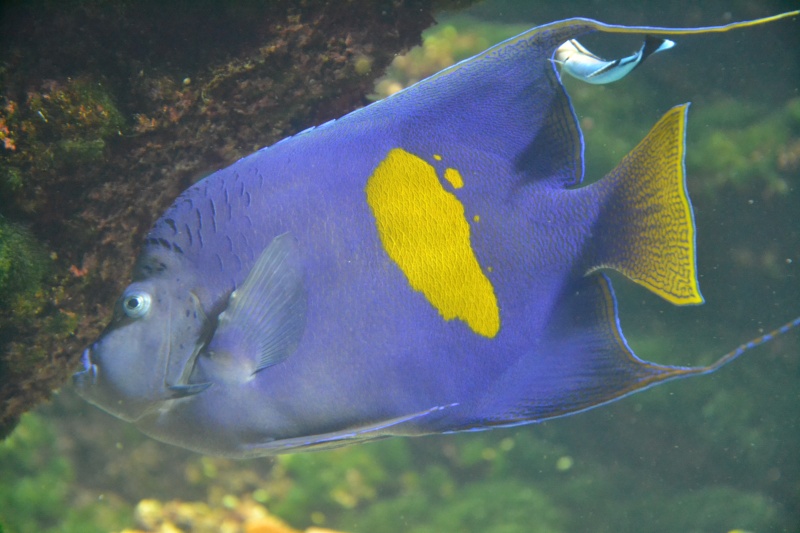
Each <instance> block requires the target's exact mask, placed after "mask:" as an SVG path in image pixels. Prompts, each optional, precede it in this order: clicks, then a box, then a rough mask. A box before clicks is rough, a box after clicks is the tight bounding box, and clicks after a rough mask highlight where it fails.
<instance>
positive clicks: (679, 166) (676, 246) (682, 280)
mask: <svg viewBox="0 0 800 533" xmlns="http://www.w3.org/2000/svg"><path fill="white" fill-rule="evenodd" d="M688 107H689V104H684V105H680V106H677V107H674V108H672V109H671V110H669V111H668V112H667V113H666V114H665V115H664V116H663V117H662V118H661V120H659V121H658V123H657V124H656V125H655V126H653V129H652V130H650V133H648V134H647V136H646V137H645V138H644V139H643V140H642V142H640V143H639V145H638V146H637V147H636V148H634V149H633V150H632V151H631V152H630V153H629V154H628V155H627V156H625V158H624V159H623V160H622V162H620V164H619V165H618V166H617V168H615V169H614V170H613V171H612V172H610V173H609V174H608V176H606V177H605V179H603V180H601V181H600V182H598V183H597V184H595V186H596V187H598V189H599V191H598V192H601V195H602V196H604V197H605V201H604V209H603V213H602V214H601V217H600V219H599V221H598V226H597V230H598V231H597V237H598V247H597V249H596V250H597V260H598V264H597V265H595V266H593V267H592V268H591V269H590V270H589V271H590V272H591V271H594V270H597V269H599V268H613V269H614V270H617V271H619V272H621V273H623V274H624V275H625V276H627V277H628V278H630V279H631V280H633V281H635V282H637V283H639V284H640V285H643V286H645V287H647V288H648V289H650V290H651V291H653V292H654V293H656V294H658V295H659V296H661V297H663V298H664V299H666V300H667V301H669V302H672V303H673V304H676V305H689V304H700V303H703V297H702V295H701V294H700V288H699V286H698V282H697V267H696V264H695V227H694V217H693V215H692V205H691V202H690V201H689V195H688V194H687V192H686V181H685V177H684V168H683V153H684V136H685V127H686V111H687V109H688Z"/></svg>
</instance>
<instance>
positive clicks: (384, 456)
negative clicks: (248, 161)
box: [0, 0, 800, 533]
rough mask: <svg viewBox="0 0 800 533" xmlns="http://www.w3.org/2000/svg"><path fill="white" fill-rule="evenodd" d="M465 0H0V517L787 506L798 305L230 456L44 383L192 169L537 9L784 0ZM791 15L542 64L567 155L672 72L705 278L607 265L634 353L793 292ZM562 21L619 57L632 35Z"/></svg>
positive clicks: (599, 137) (277, 134)
mask: <svg viewBox="0 0 800 533" xmlns="http://www.w3.org/2000/svg"><path fill="white" fill-rule="evenodd" d="M467 4H469V2H464V1H456V2H438V3H436V2H434V3H432V2H425V1H417V2H413V1H409V2H350V3H346V4H345V3H342V4H340V3H337V2H330V3H327V2H313V1H306V2H299V1H298V2H274V3H262V2H242V3H238V4H236V5H235V7H232V6H233V4H228V3H224V2H212V1H201V2H192V3H185V2H175V3H171V4H169V5H167V6H166V7H165V6H162V5H160V4H159V3H156V2H147V1H143V2H133V1H130V2H107V1H102V0H93V1H84V2H75V3H73V4H70V6H68V7H64V6H63V5H62V4H61V3H58V2H49V1H44V0H42V1H36V2H22V1H16V2H5V3H4V4H3V6H2V9H3V12H2V13H3V16H2V20H1V21H0V24H2V30H3V36H2V38H1V40H0V99H1V100H0V142H2V144H0V320H2V322H0V401H2V409H3V411H2V418H0V420H2V424H3V428H4V429H3V433H8V436H7V437H6V439H5V440H4V441H3V442H2V443H0V531H3V532H7V533H27V532H73V531H74V532H92V531H98V532H100V531H122V530H125V529H129V530H141V531H164V532H166V531H209V532H211V531H248V532H250V533H256V532H268V531H292V529H289V526H286V525H282V524H291V526H292V527H294V528H297V529H299V530H304V529H306V528H325V529H332V530H337V531H347V532H376V531H377V532H389V533H392V532H412V533H427V532H431V533H432V532H443V531H444V532H451V531H452V532H491V533H517V532H519V533H523V532H524V533H538V532H554V533H555V532H573V531H593V532H594V531H596V532H603V531H615V532H617V531H619V532H627V531H631V532H639V531H650V532H665V533H666V532H678V531H680V532H709V533H712V532H729V531H735V530H741V531H752V532H767V531H769V532H771V531H776V532H777V531H786V532H794V531H800V504H798V502H800V460H798V453H797V450H800V426H799V424H800V410H799V409H798V405H800V403H799V402H798V401H799V400H800V334H798V333H797V332H793V333H790V334H789V335H786V336H784V337H781V338H779V339H777V340H776V341H774V342H771V343H769V344H767V345H766V346H764V347H762V348H759V349H758V350H756V351H753V352H752V353H748V354H746V355H745V356H743V357H742V358H741V359H740V360H737V361H736V362H735V363H734V364H732V365H730V366H727V367H725V368H724V369H722V370H720V371H719V372H717V373H715V374H713V375H710V376H704V377H697V378H693V379H689V380H685V381H679V382H674V383H670V384H666V385H664V386H662V387H658V388H656V389H653V390H650V391H646V392H644V393H641V394H637V395H635V396H633V397H630V398H627V399H625V400H622V401H620V402H617V403H614V404H612V405H609V406H606V407H602V408H600V409H597V410H592V411H589V412H586V413H582V414H579V415H576V416H573V417H568V418H564V419H559V420H552V421H549V422H544V423H540V424H535V425H530V426H526V427H520V428H515V429H503V430H495V431H491V432H483V433H469V434H461V435H447V436H438V437H424V438H418V439H391V440H387V441H382V442H376V443H372V444H366V445H361V446H356V447H352V448H343V449H338V450H333V451H328V452H317V453H309V454H296V455H286V456H279V457H276V458H261V459H253V460H247V461H230V460H224V459H216V458H208V457H202V456H199V455H197V454H193V453H190V452H186V451H184V450H181V449H178V448H175V447H171V446H168V445H165V444H161V443H159V442H157V441H154V440H152V439H149V438H147V437H145V436H143V435H141V434H140V433H139V432H138V431H137V430H136V429H135V428H134V427H133V426H131V425H129V424H125V423H123V422H121V421H118V420H116V419H114V418H113V417H111V416H109V415H107V414H105V413H103V412H101V411H100V410H98V409H96V408H93V407H91V406H90V405H88V404H86V403H85V402H83V401H82V400H81V399H79V398H78V397H77V395H76V394H75V393H74V392H73V391H72V390H71V387H70V385H68V384H67V381H66V378H67V377H68V376H69V374H70V373H71V372H72V371H74V370H75V369H77V367H78V363H77V358H78V355H79V350H80V349H81V348H82V346H83V345H84V344H86V343H87V342H88V340H89V339H91V338H92V337H94V336H95V334H96V333H97V332H98V331H99V329H100V328H101V327H102V326H103V322H104V321H105V320H106V319H107V316H108V314H109V309H110V307H111V305H112V304H113V301H114V298H115V297H116V294H117V293H118V290H119V288H120V287H121V286H123V285H124V284H125V283H126V282H127V279H128V275H129V269H130V267H131V266H132V264H133V260H134V257H135V254H136V252H137V249H138V248H137V247H138V245H139V244H140V242H141V239H142V237H143V235H144V233H145V232H146V231H147V229H148V228H149V226H150V224H151V223H152V221H153V220H154V219H155V218H156V217H158V216H159V215H160V214H161V212H162V211H163V209H164V208H165V207H166V206H167V205H169V203H170V202H171V201H172V200H173V199H174V197H175V196H176V195H177V194H178V193H179V192H180V191H181V190H182V189H183V188H185V187H186V186H187V185H188V184H190V183H192V182H193V181H195V180H197V179H199V178H201V177H202V176H203V175H205V174H207V173H208V172H209V171H211V170H214V169H215V168H219V167H223V166H226V165H227V164H229V163H231V162H233V161H235V160H236V159H238V158H239V157H241V156H243V155H246V154H248V153H249V152H251V151H253V150H255V149H257V148H259V147H261V146H264V145H268V144H271V143H272V142H274V141H276V140H278V139H280V138H282V137H284V136H286V135H289V134H292V133H294V132H296V131H299V130H302V129H304V128H305V127H307V126H310V125H312V124H315V123H320V122H322V121H324V120H327V119H329V118H333V117H335V116H339V115H342V114H344V113H346V112H348V111H350V110H352V109H354V108H356V107H358V106H362V105H366V104H367V103H368V102H369V100H370V99H376V98H380V97H383V96H386V95H387V94H390V93H392V92H394V91H396V90H398V89H399V88H402V87H403V86H407V85H408V84H410V83H413V82H414V81H416V80H419V79H421V78H423V77H425V76H427V75H430V74H433V73H434V72H436V71H438V70H440V69H441V68H444V67H446V66H447V65H449V64H451V63H452V62H454V61H458V60H460V59H464V58H466V57H469V56H470V55H473V54H474V53H477V52H479V51H482V50H483V49H485V48H486V47H488V46H490V45H491V44H493V43H495V42H498V41H500V40H502V39H505V38H507V37H510V36H512V35H515V34H517V33H519V32H521V31H524V30H526V29H528V28H530V27H533V26H536V25H539V24H543V23H547V22H550V21H554V20H559V19H563V18H568V17H573V16H586V17H591V18H596V19H598V20H601V21H604V22H610V23H619V24H642V25H659V26H702V25H712V24H724V23H727V22H732V21H737V20H745V19H752V18H757V17H762V16H769V15H772V14H776V13H779V12H783V11H787V10H791V9H797V8H798V6H800V4H798V2H779V1H743V0H737V1H732V2H731V1H728V2H722V1H711V2H704V3H702V7H700V5H699V4H697V5H696V4H695V3H690V2H671V3H670V4H669V6H666V5H664V3H663V2H655V1H646V2H632V1H631V2H613V3H610V2H598V1H593V0H579V1H575V2H569V3H566V2H556V1H548V2H531V1H522V0H489V1H487V2H485V3H479V4H474V5H467ZM434 18H435V19H436V20H437V21H438V22H439V24H438V25H436V26H433V27H432V28H430V29H428V30H426V31H425V32H424V33H423V34H422V38H421V42H422V46H421V47H420V48H415V49H413V50H411V51H410V52H408V53H407V54H405V55H402V56H398V57H394V55H395V53H397V52H400V51H402V50H404V49H406V48H408V47H410V46H412V45H413V44H416V43H417V42H419V40H420V37H419V35H420V32H421V31H422V30H423V29H425V28H427V27H428V26H430V25H431V24H432V21H433V19H434ZM798 24H800V22H799V21H798V20H796V19H794V20H788V21H783V22H779V23H776V24H771V25H767V26H761V27H755V28H750V29H743V30H737V31H735V32H732V33H728V34H719V35H705V36H696V37H688V36H686V37H680V38H679V39H677V46H676V47H675V48H674V49H673V50H670V51H669V52H665V53H663V54H658V55H657V56H654V57H651V58H650V59H648V61H647V62H646V63H645V64H644V65H643V66H642V67H641V68H640V69H637V70H636V71H635V72H634V73H633V74H632V75H631V76H629V77H627V78H625V79H624V80H622V81H620V82H618V83H614V84H612V85H608V86H590V85H586V84H582V83H580V82H577V81H575V80H572V79H566V80H565V85H566V86H567V90H568V91H569V93H570V96H571V97H572V100H573V104H574V105H575V107H576V110H577V112H578V115H579V118H580V121H581V126H582V128H583V131H584V135H585V137H586V175H587V179H588V180H592V179H598V178H600V177H602V176H603V175H604V174H605V173H606V172H607V171H609V170H611V169H612V168H613V167H614V166H615V165H616V163H617V162H618V161H619V160H620V159H621V158H622V157H623V156H624V155H625V154H626V153H627V152H628V150H630V149H631V148H632V147H633V146H635V145H636V143H638V141H639V140H640V139H641V138H642V137H644V135H645V134H646V133H647V131H648V130H649V128H650V127H651V126H652V125H653V124H654V123H655V122H656V120H657V119H658V118H659V117H660V116H661V115H662V114H663V113H664V112H665V111H666V110H667V109H669V108H671V107H672V106H674V105H676V104H679V103H683V102H687V101H691V102H692V107H691V108H690V111H689V123H688V134H687V155H686V167H687V181H688V187H689V192H690V195H691V198H692V201H693V205H694V213H695V219H696V223H697V253H698V270H699V273H700V283H701V289H702V291H703V294H704V296H705V298H706V303H705V305H702V306H699V307H689V308H681V309H676V308H674V307H672V306H671V305H669V304H667V303H665V302H663V301H661V300H659V299H658V298H657V297H655V296H653V295H651V294H649V293H648V292H647V291H645V290H644V289H641V288H639V287H636V286H634V285H633V284H632V283H629V282H626V281H625V280H623V279H621V278H620V277H616V278H615V288H616V289H617V293H618V296H619V299H620V319H621V322H622V325H623V328H624V331H625V332H626V336H627V337H628V340H629V342H630V344H631V345H632V347H633V349H634V350H635V351H636V352H637V353H638V354H640V355H641V356H642V357H644V358H645V359H648V360H651V361H656V362H659V363H665V364H686V365H689V364H691V365H701V364H708V363H710V362H711V361H713V360H714V359H716V358H717V357H718V356H719V355H721V354H722V353H724V352H727V351H728V350H730V349H732V348H734V347H735V346H737V345H738V344H740V343H742V342H744V341H747V340H749V339H750V338H752V337H755V336H757V335H759V334H760V333H762V332H764V331H765V330H767V329H771V328H772V327H776V326H778V325H780V324H782V323H784V322H786V321H788V320H790V319H791V318H793V317H794V316H796V315H797V314H800V276H799V274H800V270H798V269H800V54H799V53H798V50H800V31H798ZM582 42H583V44H585V45H587V47H588V48H589V49H591V50H592V51H595V52H597V53H599V54H600V55H603V56H607V57H619V56H621V55H627V54H628V53H630V52H631V51H632V50H634V49H636V48H637V47H638V46H639V44H640V38H639V37H636V38H634V37H631V38H627V39H620V40H618V41H617V40H616V39H613V38H609V37H608V36H605V38H604V39H597V40H595V39H592V38H587V39H586V40H585V41H583V40H582ZM393 58H394V59H393ZM390 63H391V64H390ZM389 64H390V65H389ZM387 65H389V66H388V70H386V71H385V67H386V66H387ZM52 389H57V392H56V393H55V394H53V395H52V397H50V398H49V401H47V402H45V403H42V404H40V405H38V406H36V408H35V409H33V410H32V411H30V412H28V413H26V414H24V415H22V416H21V418H20V414H21V413H22V412H24V411H27V410H28V409H30V408H31V407H34V405H36V404H39V403H40V402H41V401H42V399H44V398H45V397H48V396H49V395H50V391H51V390H52ZM267 513H269V514H267ZM279 521H282V522H279Z"/></svg>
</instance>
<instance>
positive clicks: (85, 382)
mask: <svg viewBox="0 0 800 533" xmlns="http://www.w3.org/2000/svg"><path fill="white" fill-rule="evenodd" d="M81 364H82V365H83V370H82V371H80V372H76V373H75V374H73V375H72V383H73V385H75V387H76V388H77V389H78V391H79V392H80V391H82V390H83V389H86V388H87V387H91V386H93V385H94V384H96V383H97V365H96V364H94V363H92V352H91V348H86V349H85V350H84V351H83V354H82V355H81Z"/></svg>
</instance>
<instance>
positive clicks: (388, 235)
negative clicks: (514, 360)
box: [365, 148, 500, 338]
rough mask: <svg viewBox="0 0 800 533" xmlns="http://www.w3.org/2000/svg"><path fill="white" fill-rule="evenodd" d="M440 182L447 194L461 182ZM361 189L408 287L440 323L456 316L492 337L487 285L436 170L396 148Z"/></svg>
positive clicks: (494, 323) (453, 178)
mask: <svg viewBox="0 0 800 533" xmlns="http://www.w3.org/2000/svg"><path fill="white" fill-rule="evenodd" d="M445 179H447V181H448V182H449V183H450V184H451V185H452V186H453V188H455V189H458V188H461V187H462V186H463V184H464V182H463V178H462V177H461V174H460V173H459V172H458V171H457V170H455V169H447V170H446V171H445ZM365 191H366V194H367V203H368V204H369V206H370V208H371V209H372V214H373V215H374V217H375V225H376V227H377V229H378V234H379V236H380V239H381V243H382V244H383V248H384V249H385V250H386V253H387V254H388V255H389V257H390V258H391V259H392V260H393V261H394V262H395V263H396V264H397V266H398V267H400V270H402V271H403V274H405V276H406V278H408V282H409V284H410V285H411V287H413V288H414V289H415V290H417V291H419V292H421V293H422V294H423V295H424V296H425V298H427V300H428V302H430V304H431V305H433V306H434V307H435V308H436V309H437V310H438V311H439V313H440V314H441V315H442V317H443V318H444V319H445V320H453V319H454V318H458V319H460V320H462V321H464V322H465V323H466V324H467V325H468V326H469V327H470V329H472V331H474V332H475V333H477V334H479V335H483V336H484V337H489V338H492V337H494V336H495V335H497V332H498V331H499V330H500V310H499V308H498V305H497V298H496V296H495V293H494V287H493V286H492V283H491V282H490V281H489V279H488V278H487V277H486V275H485V274H484V273H483V270H482V269H481V266H480V264H479V263H478V259H477V258H476V257H475V252H474V250H473V249H472V245H471V244H470V227H469V223H468V222H467V219H466V216H465V213H464V206H463V204H462V203H461V202H460V201H459V200H458V198H456V196H455V195H454V194H452V193H450V192H448V191H446V190H445V189H444V187H442V184H441V182H440V180H439V178H438V176H437V175H436V169H435V168H433V166H432V165H430V164H429V163H428V162H426V161H425V160H423V159H421V158H420V157H417V156H416V155H414V154H411V153H409V152H406V151H405V150H402V149H400V148H396V149H394V150H392V151H390V152H389V154H388V155H387V156H386V158H385V159H384V160H383V161H382V162H381V163H380V165H378V167H377V168H376V169H375V171H374V172H373V174H372V175H371V176H370V178H369V180H368V182H367V186H366V189H365Z"/></svg>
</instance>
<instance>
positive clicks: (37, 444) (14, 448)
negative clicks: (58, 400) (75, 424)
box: [0, 414, 131, 533]
mask: <svg viewBox="0 0 800 533" xmlns="http://www.w3.org/2000/svg"><path fill="white" fill-rule="evenodd" d="M75 478H76V474H75V470H74V467H73V465H72V463H71V462H70V461H69V460H68V459H67V458H66V457H65V455H64V454H63V451H62V450H61V449H60V447H59V439H58V435H57V433H56V432H55V431H54V429H53V428H52V426H51V425H50V424H48V423H47V422H46V421H45V420H44V419H43V418H42V417H41V416H39V415H36V414H26V415H25V416H24V417H23V418H22V422H21V423H20V425H19V426H18V428H17V430H16V431H15V432H14V434H13V435H12V436H11V437H9V438H8V439H6V440H5V441H3V442H0V527H5V528H6V529H7V530H8V531H9V532H13V533H55V532H59V533H73V532H74V533H78V532H86V533H93V532H98V533H99V532H103V531H108V530H109V529H111V528H114V527H116V526H117V525H119V524H121V523H124V522H125V521H129V520H130V519H131V516H130V511H129V510H128V509H127V508H126V507H125V506H124V505H120V504H119V503H118V502H114V501H108V500H105V501H100V502H96V501H93V500H91V499H88V500H87V499H86V498H81V496H82V495H81V494H79V493H76V492H75V489H74V487H75ZM11 510H13V512H10V511H11Z"/></svg>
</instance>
